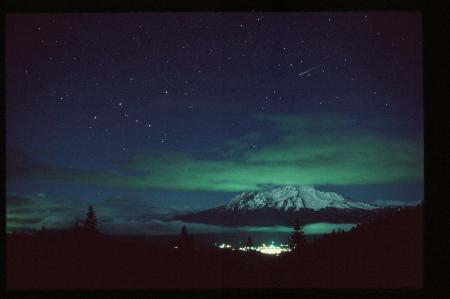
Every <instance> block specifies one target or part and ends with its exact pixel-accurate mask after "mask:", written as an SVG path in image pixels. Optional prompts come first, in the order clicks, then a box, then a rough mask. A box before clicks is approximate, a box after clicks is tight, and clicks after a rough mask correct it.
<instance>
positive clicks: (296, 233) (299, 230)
mask: <svg viewBox="0 0 450 299" xmlns="http://www.w3.org/2000/svg"><path fill="white" fill-rule="evenodd" d="M304 244H305V236H304V233H303V225H300V220H299V218H298V217H297V218H295V222H294V227H293V231H292V233H291V237H290V239H289V246H290V247H291V248H292V249H293V250H298V249H299V248H300V247H301V246H303V245H304Z"/></svg>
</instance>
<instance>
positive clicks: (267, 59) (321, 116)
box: [5, 12, 423, 233]
mask: <svg viewBox="0 0 450 299" xmlns="http://www.w3.org/2000/svg"><path fill="white" fill-rule="evenodd" d="M421 26H422V24H421V17H420V14H418V13H412V12H410V13H400V12H370V13H364V12H341V13H336V12H334V13H326V12H322V13H287V12H284V13H270V12H264V13H257V12H253V13H219V12H216V13H212V12H211V13H194V12H190V13H129V14H106V13H103V14H66V13H59V14H10V15H7V17H6V28H5V33H6V58H5V64H6V158H7V228H8V230H10V231H11V230H16V229H24V228H40V227H41V225H42V223H43V222H45V223H46V226H47V227H48V228H51V227H52V228H57V227H64V226H67V225H70V224H71V223H73V221H74V219H75V217H79V218H80V219H84V217H85V213H86V211H87V207H88V205H89V204H92V205H93V206H94V208H95V209H96V211H97V215H98V218H99V226H100V228H101V229H102V228H103V229H104V230H105V231H110V232H122V233H129V232H132V231H138V230H139V231H142V232H147V233H152V232H158V231H164V230H165V228H164V227H165V224H164V222H163V221H161V220H160V219H164V217H165V216H167V215H172V214H173V213H179V212H186V211H190V210H200V209H206V208H211V207H216V206H219V205H222V204H224V203H226V202H227V201H229V200H230V199H231V198H232V197H234V196H235V195H236V194H238V193H240V192H243V191H253V190H267V189H271V188H273V187H275V186H280V185H290V184H295V185H313V186H316V187H317V188H319V189H321V190H325V191H335V192H338V193H340V194H343V195H345V196H349V197H350V198H353V199H356V200H364V201H369V202H374V203H378V204H381V205H382V204H415V203H417V202H419V201H420V200H422V199H423V115H422V114H423V108H422V107H423V98H422V32H421ZM177 229H178V228H177Z"/></svg>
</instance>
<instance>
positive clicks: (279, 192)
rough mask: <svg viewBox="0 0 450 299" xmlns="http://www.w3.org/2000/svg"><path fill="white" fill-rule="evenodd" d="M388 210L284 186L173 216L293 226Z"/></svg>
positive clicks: (367, 217) (352, 220)
mask: <svg viewBox="0 0 450 299" xmlns="http://www.w3.org/2000/svg"><path fill="white" fill-rule="evenodd" d="M387 210H389V208H384V209H382V208H381V207H378V206H376V205H373V204H369V203H365V202H360V201H355V200H351V199H349V198H345V197H344V196H342V195H339V194H337V193H334V192H324V191H320V190H317V189H316V188H314V187H308V186H283V187H278V188H275V189H273V190H270V191H264V192H243V193H241V194H239V195H237V196H236V197H234V198H233V199H232V200H231V201H230V202H229V203H228V204H226V205H224V206H220V207H217V208H213V209H209V210H205V211H200V212H197V213H192V214H186V215H177V216H175V217H174V218H173V219H174V220H183V221H187V222H198V223H208V224H217V225H264V226H273V225H288V226H290V225H292V223H293V221H294V219H295V218H296V217H297V216H298V217H299V219H300V223H301V224H308V223H314V222H334V223H361V222H365V221H368V220H370V219H372V218H373V217H375V216H376V215H378V214H379V213H380V212H383V211H387Z"/></svg>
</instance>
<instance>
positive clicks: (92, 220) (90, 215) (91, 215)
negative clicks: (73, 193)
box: [84, 205, 98, 233]
mask: <svg viewBox="0 0 450 299" xmlns="http://www.w3.org/2000/svg"><path fill="white" fill-rule="evenodd" d="M84 229H85V230H86V232H90V233H97V232H98V230H97V216H96V214H95V211H94V209H93V208H92V206H91V205H90V206H89V210H88V212H87V214H86V221H85V222H84Z"/></svg>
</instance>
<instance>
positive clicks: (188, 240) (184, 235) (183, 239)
mask: <svg viewBox="0 0 450 299" xmlns="http://www.w3.org/2000/svg"><path fill="white" fill-rule="evenodd" d="M193 245H194V244H193V240H192V237H191V236H189V235H188V232H187V228H186V225H183V227H182V228H181V234H180V239H179V242H178V247H179V248H180V249H192V248H193Z"/></svg>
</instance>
